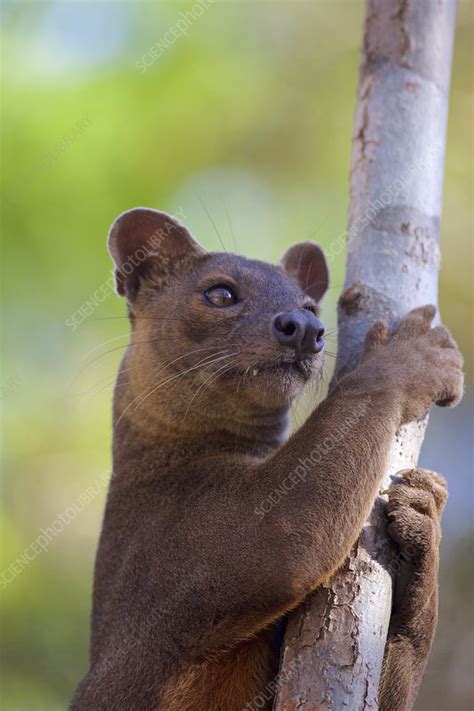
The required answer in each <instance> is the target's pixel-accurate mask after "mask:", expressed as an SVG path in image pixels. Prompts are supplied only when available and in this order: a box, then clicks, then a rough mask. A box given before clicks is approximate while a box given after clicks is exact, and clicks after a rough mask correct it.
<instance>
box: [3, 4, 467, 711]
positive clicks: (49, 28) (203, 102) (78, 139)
mask: <svg viewBox="0 0 474 711" xmlns="http://www.w3.org/2000/svg"><path fill="white" fill-rule="evenodd" d="M421 1H428V0H421ZM429 1H432V0H429ZM472 10H473V4H472V2H471V1H470V0H464V2H463V1H462V0H461V3H460V7H459V14H458V29H457V37H456V49H455V56H454V67H453V84H452V95H451V109H450V119H449V131H448V145H447V162H446V181H445V198H444V215H443V227H442V234H443V238H442V252H443V268H442V275H441V308H442V313H443V317H444V319H445V321H446V323H447V324H449V325H450V327H451V328H452V330H453V332H454V335H455V337H456V338H457V339H458V341H459V343H460V344H461V347H462V349H463V351H464V353H465V356H466V359H467V363H468V365H467V369H468V383H471V382H472V365H471V363H472V350H473V342H472V330H471V325H472V285H471V284H472V274H471V266H472V247H471V243H472V233H473V212H472V168H473V166H472V148H473V132H472V126H473V107H472V98H473V97H472V93H473V75H472V59H473V57H472V41H473V35H472V29H473V28H472V24H473V14H472ZM181 13H188V14H187V15H183V14H181ZM363 13H364V7H363V3H362V2H359V0H346V1H344V0H342V1H341V0H332V1H330V0H312V1H311V2H300V1H294V2H290V1H287V2H276V1H275V2H274V1H272V0H268V1H263V0H262V1H258V0H255V1H254V2H247V1H246V0H237V1H235V2H228V1H226V0H217V1H216V2H211V1H210V0H201V2H200V3H198V2H195V3H188V4H177V3H173V2H140V1H139V2H115V1H113V0H110V1H105V0H103V1H97V2H79V1H78V2H47V1H41V0H39V1H35V2H23V1H22V0H15V1H14V2H4V3H3V8H2V14H3V70H2V71H3V76H2V108H3V122H2V147H3V151H2V156H3V170H2V194H3V224H2V227H3V230H2V232H3V256H4V260H3V289H4V299H3V339H2V342H3V357H2V374H1V382H0V387H1V390H0V395H1V399H0V403H1V405H2V410H3V414H4V425H3V434H4V447H3V452H4V459H3V461H4V467H3V471H4V474H3V487H2V488H3V505H2V517H1V527H2V531H1V532H2V570H3V571H4V572H3V574H2V575H3V576H4V577H3V578H1V580H2V581H3V583H2V584H1V586H0V587H1V588H4V589H3V590H2V599H3V601H2V647H3V663H2V691H1V694H2V695H1V708H2V709H5V711H26V710H27V711H56V709H64V708H65V707H66V705H67V702H68V700H69V698H70V696H71V694H72V692H73V689H74V687H75V685H76V684H77V682H78V680H79V679H80V678H81V676H82V675H83V674H84V672H85V671H86V668H87V647H88V624H89V621H88V620H89V610H90V597H91V582H92V566H93V559H94V554H95V547H96V543H97V537H98V533H99V528H100V522H101V516H102V508H103V504H104V497H105V491H106V487H105V486H104V483H103V479H101V478H100V477H101V475H103V473H104V472H108V471H109V470H110V438H111V428H110V404H111V393H112V385H113V380H114V376H115V371H116V367H117V363H118V360H119V358H120V356H121V353H122V347H123V346H124V345H125V343H126V338H127V330H128V329H127V321H126V319H124V318H109V317H117V316H124V314H125V307H124V303H123V301H122V300H120V299H118V298H117V297H115V295H114V294H113V293H112V291H111V288H110V283H111V282H110V273H111V262H110V259H109V256H108V254H107V251H106V248H105V237H106V233H107V230H108V227H109V224H110V222H111V221H112V220H113V219H114V218H115V217H116V215H117V214H118V213H120V212H121V211H123V210H125V209H127V208H130V207H133V206H136V205H149V206H153V207H156V208H160V209H164V210H168V211H171V212H173V213H175V214H179V215H180V217H181V219H182V221H184V222H185V223H186V224H187V225H188V226H189V227H190V228H191V230H192V231H193V232H194V233H195V235H196V236H197V237H198V238H199V239H200V241H201V242H202V243H203V244H204V245H205V246H206V247H207V248H208V249H219V248H220V246H219V242H218V240H217V237H216V234H215V232H214V229H213V227H212V225H211V223H210V221H209V218H208V216H207V215H206V212H205V210H204V209H203V207H202V204H201V203H204V205H205V206H206V208H207V210H208V211H209V213H210V214H211V216H212V218H213V220H214V221H215V223H216V225H217V227H218V230H219V232H220V234H221V235H222V239H223V240H224V242H225V244H226V245H227V247H228V248H229V249H232V244H233V243H232V238H231V229H230V224H229V222H230V223H231V225H232V229H233V232H234V234H235V237H236V240H237V244H238V249H239V251H240V252H242V253H244V254H246V255H247V256H251V257H259V258H262V259H267V260H273V261H275V260H277V259H278V258H279V256H280V254H281V253H282V252H283V251H284V250H285V248H286V247H287V246H288V245H289V244H290V243H292V242H294V241H297V240H301V239H306V238H309V237H312V238H313V239H316V240H317V241H319V242H320V243H321V244H322V245H323V246H326V247H327V248H328V247H329V246H330V245H331V244H333V243H334V240H336V239H337V238H338V237H339V235H340V234H341V233H343V232H344V230H345V226H346V210H347V202H348V168H349V160H350V149H351V131H352V118H353V110H354V102H355V94H356V84H357V74H358V64H359V44H360V39H361V31H362V22H363ZM183 17H185V18H187V19H186V25H185V28H184V30H182V31H181V32H180V30H179V28H180V27H181V28H183ZM178 23H180V24H178ZM153 48H154V49H153ZM153 52H154V54H155V56H154V57H153ZM147 65H148V66H147ZM330 267H331V273H332V286H333V288H332V289H331V291H330V292H329V296H328V297H327V298H326V300H325V306H324V313H323V317H324V319H325V321H326V323H327V324H328V325H329V326H330V327H333V326H335V320H336V316H335V303H336V299H337V295H338V292H339V290H340V287H341V285H342V280H343V273H344V254H343V251H341V253H340V254H339V256H338V257H337V258H333V259H332V260H331V264H330ZM471 397H472V391H471V395H469V394H468V396H466V398H465V400H464V402H463V404H462V405H461V406H460V407H459V408H457V409H456V410H454V411H449V412H446V411H438V412H436V413H434V415H433V417H432V421H431V424H430V430H429V435H428V437H427V440H426V442H425V445H424V450H423V455H422V460H421V463H422V464H424V465H426V466H429V467H431V468H435V469H437V470H438V471H441V472H443V473H444V474H445V476H446V477H447V478H448V481H449V485H450V490H451V496H450V500H449V503H448V506H447V511H446V514H445V526H444V529H445V537H444V541H443V555H442V571H441V619H440V627H439V632H438V636H437V639H436V643H435V648H434V651H433V655H432V657H431V661H430V664H429V668H428V671H427V674H426V677H425V681H424V685H423V689H422V692H421V695H420V698H419V700H418V702H417V706H416V708H417V709H419V710H422V709H426V710H428V709H429V710H430V711H431V710H433V711H434V710H436V711H444V710H445V709H446V711H447V710H448V709H449V711H455V710H457V709H459V710H460V711H461V710H462V711H467V709H471V708H472V707H473V697H472V687H471V684H472V676H473V668H472V657H473V653H474V644H473V638H472V636H471V633H470V631H469V627H470V625H471V626H472V613H471V608H472V600H471V591H472V588H471V577H472V538H471V533H472V529H473V517H472V513H473V508H472V484H471V473H472V444H471V441H472V434H473V433H472V419H471V415H470V413H471V411H472V400H471ZM88 488H89V497H88V498H87V497H86V498H87V500H85V499H84V497H83V498H82V499H81V495H82V494H83V493H84V492H86V491H87V490H88ZM71 511H72V513H71ZM58 521H62V523H59V524H58ZM53 524H54V525H55V526H56V530H55V531H53V533H51V530H52V527H53ZM48 529H51V530H50V531H48ZM40 535H41V536H43V539H40V540H44V537H45V536H46V537H47V539H48V543H47V545H45V550H44V551H41V550H39V549H38V550H39V552H38V551H37V552H36V553H35V552H34V551H33V553H32V550H33V549H32V547H31V544H32V543H33V542H35V541H36V540H37V539H38V536H40ZM25 549H27V553H25V552H24V551H25ZM25 556H27V557H26V558H25ZM28 557H29V558H31V560H28V559H27V558H28ZM17 558H20V561H23V562H20V563H17V570H16V572H15V574H14V575H13V574H12V568H11V565H12V563H14V561H15V560H16V559H17ZM5 571H8V572H7V573H5ZM5 576H6V577H5ZM6 578H8V581H7V582H6Z"/></svg>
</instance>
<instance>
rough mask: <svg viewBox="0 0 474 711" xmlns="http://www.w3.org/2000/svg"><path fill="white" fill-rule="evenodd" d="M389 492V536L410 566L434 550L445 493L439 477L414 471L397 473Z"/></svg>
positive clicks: (417, 468) (417, 469)
mask: <svg viewBox="0 0 474 711" xmlns="http://www.w3.org/2000/svg"><path fill="white" fill-rule="evenodd" d="M397 477H398V478H397V480H396V481H395V483H394V484H392V486H391V487H390V488H389V490H388V492H387V493H388V502H387V516H388V520H389V524H388V533H389V535H390V536H391V538H392V539H393V540H394V541H395V543H396V544H397V545H398V547H399V548H400V551H401V552H405V553H406V554H407V555H408V557H409V558H410V559H412V561H413V562H416V560H417V559H420V558H423V557H425V556H427V555H428V554H429V553H430V552H433V551H434V550H437V548H438V546H439V542H440V539H441V528H440V520H441V513H442V511H443V508H444V505H445V503H446V499H447V498H448V490H447V486H446V482H445V480H444V479H443V477H442V476H440V475H439V474H436V473H435V472H431V471H427V470H426V469H420V468H419V467H416V468H414V469H406V470H403V471H400V472H398V474H397Z"/></svg>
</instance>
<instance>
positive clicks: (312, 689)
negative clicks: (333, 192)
mask: <svg viewBox="0 0 474 711" xmlns="http://www.w3.org/2000/svg"><path fill="white" fill-rule="evenodd" d="M455 15H456V3H455V0H416V2H415V1H414V0H369V2H368V6H367V14H366V20H365V35H364V45H363V51H362V63H361V69H360V77H359V87H358V98H357V107H356V113H355V126H354V138H353V152H352V165H351V203H350V209H349V229H348V248H347V271H346V279H345V289H344V292H343V294H342V296H341V299H340V301H339V348H338V360H337V364H336V373H337V375H338V376H340V375H341V374H343V373H344V372H346V371H347V370H348V369H350V368H352V367H353V366H354V365H355V364H356V362H357V359H358V357H359V354H360V348H361V344H362V343H363V339H364V335H365V333H366V331H367V329H368V327H369V326H370V324H371V323H372V322H373V321H374V320H377V319H380V318H382V319H386V320H388V321H390V322H391V323H392V324H393V323H395V322H396V321H397V320H398V319H399V318H400V317H401V316H402V315H403V314H405V313H406V312H407V311H409V310H410V309H412V308H415V307H416V306H421V305H423V304H436V303H437V283H438V272H439V264H440V251H439V222H440V213H441V193H442V180H443V167H444V152H445V135H446V123H447V113H448V93H449V82H450V73H451V56H452V45H453V37H454V26H455ZM425 427H426V418H424V420H422V421H419V422H417V423H414V424H410V425H407V426H405V427H403V428H401V429H400V431H399V432H398V434H397V437H396V441H394V443H393V447H392V451H391V454H390V459H389V465H388V468H387V471H386V472H385V474H384V477H383V480H382V482H381V491H382V490H383V489H384V488H386V487H387V486H388V485H389V484H390V476H391V475H392V474H394V473H396V472H397V471H399V470H400V469H403V468H407V467H410V466H413V465H414V464H415V463H416V461H417V457H418V455H419V451H420V447H421V444H422V441H423V436H424V431H425ZM360 474H361V477H363V476H364V472H363V471H361V473H360ZM383 507H384V501H383V497H379V498H377V501H376V503H375V505H374V509H373V511H372V514H371V517H370V520H369V521H368V522H367V524H366V526H365V527H364V530H363V532H362V534H361V536H360V539H359V541H358V543H357V544H356V546H355V549H354V550H353V551H352V552H351V555H350V556H349V558H348V560H347V562H346V564H345V565H344V567H343V569H342V570H341V571H339V572H338V573H337V574H336V575H335V576H334V577H333V579H332V580H331V581H330V582H329V583H327V584H325V585H323V586H322V587H321V588H320V589H319V590H318V591H316V593H315V594H313V595H312V596H310V597H309V598H308V599H307V600H306V602H305V603H304V604H303V605H302V606H301V607H300V608H299V609H298V610H296V611H295V612H294V613H293V614H292V615H291V616H290V619H289V622H288V626H287V631H286V635H285V640H284V648H283V653H282V661H281V673H280V677H279V683H278V689H279V690H278V693H277V697H276V700H275V704H274V708H275V711H296V709H298V710H300V709H306V711H309V710H313V709H314V710H315V711H316V709H317V710H318V711H324V710H326V709H331V710H332V711H340V710H341V711H343V709H348V711H359V709H377V707H378V704H377V691H378V684H379V679H380V672H381V667H382V659H383V653H384V646H385V641H386V636H387V628H388V623H389V618H390V610H391V591H392V574H394V573H395V572H396V570H395V569H396V565H395V562H394V561H393V559H392V557H391V554H390V550H391V549H390V546H389V545H388V543H387V539H386V537H385V529H384V519H383Z"/></svg>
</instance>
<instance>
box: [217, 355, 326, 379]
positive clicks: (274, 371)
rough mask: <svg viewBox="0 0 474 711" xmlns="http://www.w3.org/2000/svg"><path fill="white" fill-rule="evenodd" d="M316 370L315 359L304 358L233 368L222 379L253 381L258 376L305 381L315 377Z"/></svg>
mask: <svg viewBox="0 0 474 711" xmlns="http://www.w3.org/2000/svg"><path fill="white" fill-rule="evenodd" d="M316 370H317V363H316V358H314V357H305V358H300V359H294V360H285V361H281V362H280V363H258V364H255V365H252V366H249V367H248V368H245V369H244V368H235V369H232V370H230V371H227V372H226V373H225V374H224V377H226V378H229V377H235V376H239V377H241V378H245V379H247V378H248V379H255V378H258V377H259V376H277V377H280V378H287V377H288V376H290V377H291V376H296V377H297V378H300V379H302V380H304V381H307V380H309V379H310V378H311V376H313V375H315V373H316Z"/></svg>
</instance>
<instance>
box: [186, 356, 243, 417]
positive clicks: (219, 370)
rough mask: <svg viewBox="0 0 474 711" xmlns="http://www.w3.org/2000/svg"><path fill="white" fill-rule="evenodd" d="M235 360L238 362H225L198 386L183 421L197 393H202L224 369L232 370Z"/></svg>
mask: <svg viewBox="0 0 474 711" xmlns="http://www.w3.org/2000/svg"><path fill="white" fill-rule="evenodd" d="M235 362H236V361H235V360H234V361H232V363H225V364H224V365H223V366H220V367H219V368H218V369H217V371H214V372H213V373H211V375H210V376H209V378H206V380H205V381H204V382H203V383H201V385H200V386H199V387H198V389H197V390H196V392H195V393H194V395H193V396H192V398H191V400H190V401H189V405H188V406H187V408H186V412H185V413H184V417H183V422H184V420H185V419H186V415H187V414H188V412H189V408H190V407H191V405H192V403H193V402H194V400H195V398H196V397H197V395H198V394H199V393H200V391H201V390H202V389H203V388H204V387H205V386H206V385H207V383H208V382H209V381H210V380H212V378H213V377H215V376H217V375H218V374H219V373H220V372H222V371H223V370H225V369H228V370H230V369H231V368H232V367H233V366H234V364H235Z"/></svg>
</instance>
